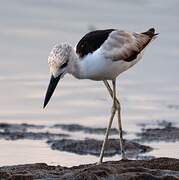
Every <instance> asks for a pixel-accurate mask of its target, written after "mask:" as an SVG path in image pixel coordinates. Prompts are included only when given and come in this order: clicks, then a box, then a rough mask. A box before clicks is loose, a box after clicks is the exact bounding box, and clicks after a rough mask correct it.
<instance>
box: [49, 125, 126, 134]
mask: <svg viewBox="0 0 179 180" xmlns="http://www.w3.org/2000/svg"><path fill="white" fill-rule="evenodd" d="M52 128H61V129H63V130H66V131H70V132H76V131H83V132H85V133H89V134H105V132H106V128H92V127H86V126H82V125H79V124H55V125H54V126H52ZM118 133H119V132H118V130H117V129H116V128H111V129H110V134H118ZM123 133H125V132H123Z"/></svg>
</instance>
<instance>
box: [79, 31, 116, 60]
mask: <svg viewBox="0 0 179 180" xmlns="http://www.w3.org/2000/svg"><path fill="white" fill-rule="evenodd" d="M114 30H115V29H106V30H96V31H92V32H89V33H87V34H86V35H85V36H84V37H83V38H82V39H81V40H80V41H79V42H78V44H77V46H76V53H77V54H78V55H79V57H81V58H82V57H84V56H86V55H87V54H89V53H92V52H94V51H96V50H97V49H98V48H100V46H101V45H102V44H103V43H104V41H105V40H106V39H107V38H108V36H109V34H110V33H111V32H112V31H114Z"/></svg>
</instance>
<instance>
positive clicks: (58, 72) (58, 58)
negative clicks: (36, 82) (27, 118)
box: [43, 43, 72, 108]
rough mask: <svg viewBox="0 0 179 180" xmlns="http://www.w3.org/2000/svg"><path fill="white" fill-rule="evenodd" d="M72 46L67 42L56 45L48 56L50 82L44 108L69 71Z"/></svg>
mask: <svg viewBox="0 0 179 180" xmlns="http://www.w3.org/2000/svg"><path fill="white" fill-rule="evenodd" d="M71 51H72V47H71V46H70V45H69V44H67V43H62V44H60V45H55V46H54V47H53V49H52V50H51V52H50V55H49V57H48V64H49V68H50V75H51V79H50V83H49V86H48V89H47V92H46V96H45V100H44V106H43V107H44V108H45V106H46V105H47V104H48V102H49V100H50V98H51V96H52V94H53V92H54V90H55V88H56V86H57V84H58V82H59V80H60V79H61V78H62V77H63V76H64V75H65V74H66V73H67V71H68V63H69V57H70V54H71Z"/></svg>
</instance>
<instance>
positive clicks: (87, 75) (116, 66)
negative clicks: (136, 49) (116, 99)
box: [80, 49, 141, 80]
mask: <svg viewBox="0 0 179 180" xmlns="http://www.w3.org/2000/svg"><path fill="white" fill-rule="evenodd" d="M140 58H141V55H138V57H137V58H136V60H133V61H132V62H126V61H123V60H119V61H112V60H111V59H107V58H105V56H104V55H103V53H102V51H101V50H100V49H98V50H97V51H95V52H94V53H93V54H88V55H87V56H86V57H85V58H84V59H82V60H81V61H80V78H81V79H92V80H112V79H115V78H116V77H117V76H118V75H119V74H120V73H122V72H123V71H125V70H127V69H128V68H130V67H131V66H133V65H134V64H136V63H137V62H138V61H139V59H140Z"/></svg>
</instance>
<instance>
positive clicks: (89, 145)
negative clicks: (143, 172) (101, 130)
mask: <svg viewBox="0 0 179 180" xmlns="http://www.w3.org/2000/svg"><path fill="white" fill-rule="evenodd" d="M48 143H49V144H50V145H51V148H52V149H57V150H60V151H67V152H73V153H77V154H91V155H96V156H99V155H100V150H101V147H102V143H103V141H100V140H96V139H85V140H74V139H61V140H49V141H48ZM125 150H126V154H127V156H128V157H136V156H137V155H138V154H139V153H145V152H148V151H150V150H152V149H151V148H150V147H149V146H144V145H140V144H138V143H135V142H132V141H126V140H125ZM119 153H120V144H119V140H118V139H109V140H108V141H107V144H106V148H105V153H104V155H105V156H113V155H115V154H119Z"/></svg>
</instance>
